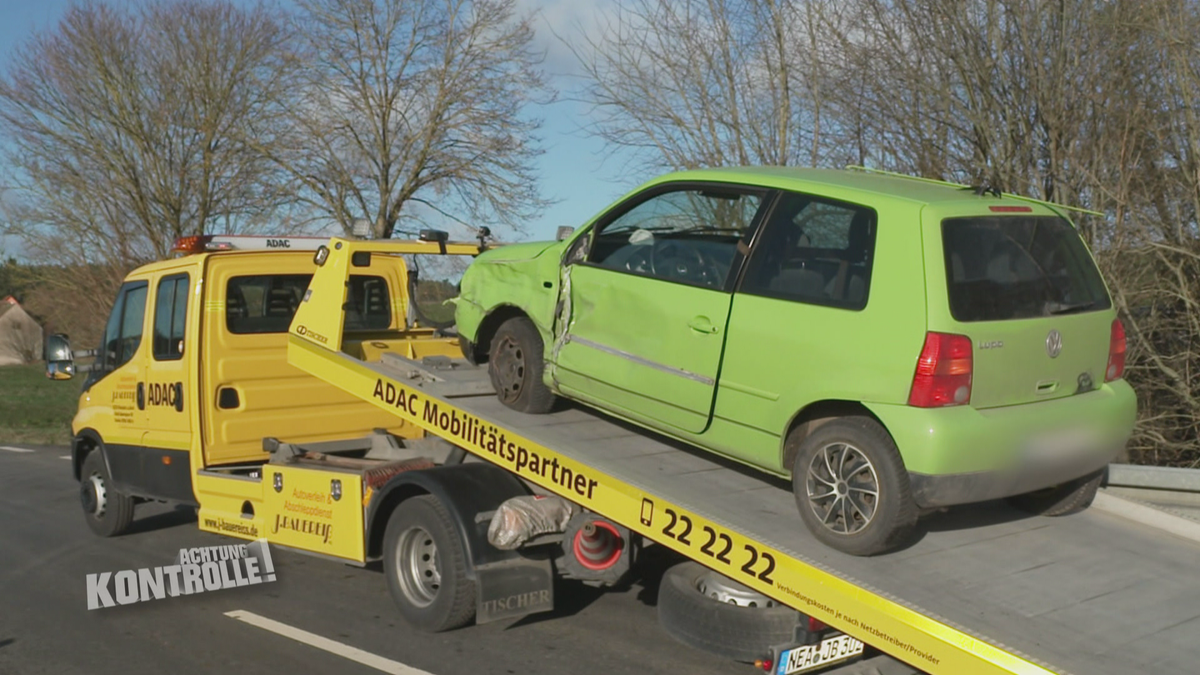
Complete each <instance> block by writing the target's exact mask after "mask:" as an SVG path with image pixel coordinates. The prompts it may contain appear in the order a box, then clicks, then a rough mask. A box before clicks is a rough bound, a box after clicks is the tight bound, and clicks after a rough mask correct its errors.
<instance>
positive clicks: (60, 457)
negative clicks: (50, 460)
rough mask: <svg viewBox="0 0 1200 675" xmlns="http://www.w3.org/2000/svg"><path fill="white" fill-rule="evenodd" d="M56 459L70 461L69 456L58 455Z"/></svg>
mask: <svg viewBox="0 0 1200 675" xmlns="http://www.w3.org/2000/svg"><path fill="white" fill-rule="evenodd" d="M58 458H59V459H71V456H70V455H59V456H58Z"/></svg>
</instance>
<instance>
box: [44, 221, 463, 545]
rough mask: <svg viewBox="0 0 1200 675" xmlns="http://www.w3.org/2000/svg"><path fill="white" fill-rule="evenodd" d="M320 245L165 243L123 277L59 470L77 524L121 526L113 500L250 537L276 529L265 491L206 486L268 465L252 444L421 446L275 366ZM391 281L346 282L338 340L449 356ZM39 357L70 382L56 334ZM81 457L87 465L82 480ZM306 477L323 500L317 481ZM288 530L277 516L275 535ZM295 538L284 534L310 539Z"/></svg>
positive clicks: (316, 383)
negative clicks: (179, 509)
mask: <svg viewBox="0 0 1200 675" xmlns="http://www.w3.org/2000/svg"><path fill="white" fill-rule="evenodd" d="M326 241H327V239H325V238H316V237H245V236H205V237H185V238H182V239H180V240H179V241H177V242H176V245H175V248H174V252H175V253H176V254H177V257H175V258H173V259H169V260H163V261H159V262H155V263H151V264H148V265H145V266H143V267H140V268H138V269H136V270H134V271H133V272H131V273H130V274H129V275H128V276H127V277H126V278H125V280H124V283H123V284H122V285H121V287H120V289H119V290H118V292H117V296H116V298H115V301H114V303H113V308H112V312H111V315H110V316H109V319H108V322H107V325H106V326H105V330H104V337H103V339H102V343H101V345H100V347H99V349H97V350H96V353H95V362H94V364H93V365H92V366H91V367H90V368H89V369H88V371H89V372H87V376H86V379H85V380H84V383H83V391H82V392H81V394H80V397H79V408H78V412H77V414H76V415H75V418H74V421H73V423H72V432H73V442H72V459H73V468H74V473H75V477H76V478H77V479H79V480H80V481H81V486H82V497H83V501H84V504H85V507H86V506H88V504H89V502H90V503H91V505H92V507H93V508H92V516H91V517H89V524H90V525H92V526H93V529H95V530H97V531H98V533H101V534H115V533H116V532H115V531H113V529H114V527H116V529H118V530H119V529H123V527H117V526H119V525H121V523H120V522H111V521H112V519H113V518H114V517H115V518H116V519H117V520H118V521H119V520H123V519H124V518H123V517H122V514H121V513H120V512H119V511H120V510H119V509H118V508H116V507H117V506H118V504H117V501H116V500H117V499H118V497H125V498H129V500H130V511H132V504H133V503H137V502H139V501H146V500H158V501H165V502H171V503H178V504H187V505H195V506H199V507H200V525H201V529H206V530H212V531H218V532H222V533H224V534H233V535H235V536H237V535H238V534H239V533H240V534H242V535H243V536H262V535H263V534H264V533H265V532H266V531H267V528H266V526H267V525H271V526H272V529H274V527H275V526H276V524H277V523H275V522H274V521H273V519H272V522H270V523H267V522H266V520H267V519H266V518H265V517H264V516H263V514H264V513H266V510H264V509H263V508H261V502H262V501H263V499H264V498H265V497H267V496H276V493H275V491H271V490H267V491H265V492H268V493H269V495H264V494H263V493H264V490H261V489H259V488H258V487H257V483H255V482H254V481H247V480H242V481H240V485H237V486H234V485H233V484H231V481H229V480H214V479H217V478H221V477H230V476H235V475H237V476H241V477H242V478H243V479H247V478H250V477H251V476H260V475H261V474H259V473H256V472H255V471H254V470H253V469H254V468H255V467H260V466H261V465H262V464H264V463H266V462H268V461H269V459H270V453H269V452H268V451H267V450H266V449H264V438H269V437H276V438H285V439H287V441H288V442H290V443H320V442H326V441H335V440H339V439H348V438H356V437H363V436H367V435H370V434H372V432H373V431H374V430H377V429H386V430H387V431H388V432H389V433H390V434H392V435H394V436H398V437H401V438H420V437H423V436H424V432H423V431H422V430H421V429H419V428H417V427H415V426H414V425H411V424H408V423H406V422H404V421H403V420H401V419H399V418H397V417H396V416H394V415H389V414H388V413H386V412H384V411H381V410H379V409H378V408H376V407H374V406H372V405H370V404H369V403H367V402H364V401H362V400H361V399H359V398H357V397H354V396H350V395H348V394H346V393H345V392H343V391H341V390H339V389H338V388H336V387H334V386H333V385H330V384H328V383H326V382H323V381H321V380H319V379H317V378H315V377H313V376H311V375H309V374H307V373H304V372H302V371H300V370H298V369H296V368H295V367H293V366H291V365H289V364H288V362H287V331H288V327H289V325H290V324H291V321H292V317H293V315H294V314H295V313H296V309H297V307H299V305H300V303H301V302H303V300H304V296H305V292H306V290H307V288H308V283H309V280H310V279H311V277H312V274H313V272H314V270H315V269H316V263H315V262H314V251H316V250H317V249H318V248H319V246H320V245H321V244H322V243H324V242H326ZM406 281H407V276H406V275H405V272H404V269H403V267H402V266H389V267H383V266H377V268H375V269H371V270H364V271H363V273H361V274H354V275H351V276H350V279H349V282H348V283H347V293H346V305H345V307H346V318H345V322H344V330H345V331H346V334H347V336H348V337H353V338H358V339H360V340H361V339H365V338H369V337H370V335H371V334H372V333H373V332H380V331H389V330H390V331H392V333H393V334H395V332H396V331H401V332H402V333H403V334H404V335H405V336H406V337H407V338H409V339H410V340H412V341H414V342H417V341H419V342H420V351H421V354H422V355H428V354H439V353H446V354H457V353H458V343H457V341H456V340H455V339H453V338H443V337H441V336H440V335H439V334H437V332H436V330H435V329H432V328H421V327H419V326H415V325H412V322H410V321H409V320H408V312H409V310H410V308H409V306H408V289H407V286H406ZM55 349H57V353H55V354H51V353H50V352H51V351H55ZM47 352H48V353H47V356H48V358H47V363H48V375H49V376H51V377H56V378H58V379H62V378H64V376H67V377H69V376H70V375H71V374H73V372H74V371H75V368H74V366H73V363H72V361H71V356H72V354H71V351H70V345H69V344H68V343H67V342H66V340H65V337H64V336H53V337H52V338H51V339H50V340H48V344H47ZM63 357H65V358H63ZM81 370H82V369H81ZM92 453H95V454H96V457H97V459H95V460H92V463H91V465H89V466H87V467H86V468H87V470H85V464H88V459H87V458H88V456H89V455H91V454H92ZM85 474H86V475H85ZM91 474H95V475H91ZM318 482H322V483H324V487H323V490H324V492H326V493H327V492H328V488H329V485H328V482H329V481H328V479H324V480H323V481H318ZM303 483H305V481H298V482H297V484H296V486H295V489H297V490H299V489H301V488H302V487H303ZM252 485H253V487H252ZM292 487H293V485H291V484H289V491H288V492H289V493H291V491H292V490H291V488H292ZM310 487H311V486H310ZM349 487H350V486H349V485H347V486H346V488H347V489H349ZM348 501H349V500H347V502H348ZM347 502H344V503H347ZM110 507H111V508H110ZM355 508H356V509H357V507H355ZM334 510H336V509H334ZM289 515H293V516H303V515H304V514H303V513H299V512H297V513H294V514H289ZM106 517H107V518H109V521H110V522H107V523H106V522H104V521H105V518H106ZM355 519H356V520H358V521H359V522H361V514H359V515H357V517H356V518H355ZM126 524H127V523H126ZM292 524H293V523H292V522H291V521H285V522H284V524H283V527H284V528H285V529H288V528H289V527H290V526H291V525H292ZM302 525H303V523H297V524H296V528H299V530H303V527H302ZM296 528H292V533H293V534H295V535H296V536H295V537H293V538H295V539H305V540H307V539H314V538H313V537H312V536H310V535H307V534H306V533H303V532H297V531H296ZM320 539H327V538H326V537H320ZM346 539H348V538H346ZM360 539H361V538H360ZM315 541H316V539H314V542H315ZM281 543H285V542H281ZM293 543H296V542H293ZM316 543H318V545H317V546H316V547H315V548H316V549H317V550H324V551H325V552H327V553H331V554H335V555H346V554H347V553H349V555H350V557H360V556H359V555H355V554H354V553H352V552H349V551H344V550H342V549H341V548H339V546H338V544H336V543H332V542H330V541H323V542H316ZM345 543H349V542H348V541H347V542H345ZM306 547H307V545H306ZM360 547H361V542H360Z"/></svg>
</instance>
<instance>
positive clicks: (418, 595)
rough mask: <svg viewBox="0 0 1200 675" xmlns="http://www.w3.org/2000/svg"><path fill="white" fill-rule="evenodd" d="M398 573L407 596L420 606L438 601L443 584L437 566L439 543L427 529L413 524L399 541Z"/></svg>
mask: <svg viewBox="0 0 1200 675" xmlns="http://www.w3.org/2000/svg"><path fill="white" fill-rule="evenodd" d="M396 553H397V555H396V561H397V567H398V569H397V570H396V573H397V574H398V575H399V577H400V589H401V590H402V591H403V592H404V597H405V598H407V599H408V601H409V602H411V603H412V604H413V605H415V606H417V607H428V606H429V605H431V604H433V601H434V600H437V594H438V591H439V590H440V589H441V587H442V573H441V571H440V570H439V569H438V555H437V544H436V543H435V542H434V541H433V536H431V535H430V534H429V533H428V532H426V531H425V529H424V528H420V527H411V528H409V529H407V530H405V531H404V533H403V534H401V535H400V539H399V540H398V541H397V542H396Z"/></svg>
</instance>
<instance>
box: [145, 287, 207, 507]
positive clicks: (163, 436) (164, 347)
mask: <svg viewBox="0 0 1200 675" xmlns="http://www.w3.org/2000/svg"><path fill="white" fill-rule="evenodd" d="M189 267H192V268H194V266H188V267H181V268H177V269H169V270H165V271H162V272H159V273H157V274H156V275H155V276H154V277H153V278H152V279H150V288H149V302H148V303H147V312H146V313H147V317H146V318H147V321H146V336H145V338H144V339H143V343H144V347H143V348H142V349H141V351H140V353H139V358H140V359H141V361H142V372H143V376H142V380H141V385H140V387H141V389H142V393H141V395H140V401H141V402H140V404H139V405H140V408H141V410H140V414H141V418H142V422H141V426H142V428H143V429H144V433H143V435H142V441H141V446H142V450H141V455H142V457H141V466H140V467H139V468H140V473H141V475H142V478H141V480H142V481H143V483H144V484H145V485H146V487H147V489H148V490H149V491H151V492H152V493H154V494H155V495H156V496H160V497H165V498H170V499H175V500H179V501H182V502H192V501H194V499H195V497H194V494H193V492H194V491H193V487H192V479H191V462H190V457H189V452H190V450H191V446H192V442H193V434H192V429H193V413H194V411H193V407H194V406H195V401H194V398H195V390H194V389H193V383H194V382H195V377H194V376H193V375H192V373H193V372H194V369H195V367H196V365H195V362H196V355H195V354H192V352H193V351H194V350H193V349H191V348H190V347H193V346H195V345H193V344H192V342H193V340H191V339H190V337H189V335H188V334H187V329H188V328H189V326H190V324H191V323H192V320H191V319H190V317H192V316H194V315H195V312H196V311H197V308H198V303H196V302H194V301H193V298H194V296H195V294H194V293H193V292H192V289H193V288H194V287H195V283H196V281H195V278H194V276H195V275H194V272H193V270H192V269H189Z"/></svg>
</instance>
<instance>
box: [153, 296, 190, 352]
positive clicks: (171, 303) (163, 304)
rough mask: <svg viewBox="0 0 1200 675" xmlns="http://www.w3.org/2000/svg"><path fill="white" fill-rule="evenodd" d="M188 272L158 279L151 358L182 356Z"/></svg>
mask: <svg viewBox="0 0 1200 675" xmlns="http://www.w3.org/2000/svg"><path fill="white" fill-rule="evenodd" d="M187 300H188V275H186V274H173V275H171V276H169V277H163V279H162V280H161V281H159V282H158V290H157V291H156V295H155V300H154V360H155V361H176V360H179V359H180V358H183V333H184V327H185V326H186V323H187Z"/></svg>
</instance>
